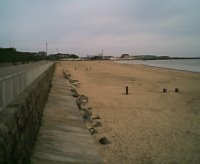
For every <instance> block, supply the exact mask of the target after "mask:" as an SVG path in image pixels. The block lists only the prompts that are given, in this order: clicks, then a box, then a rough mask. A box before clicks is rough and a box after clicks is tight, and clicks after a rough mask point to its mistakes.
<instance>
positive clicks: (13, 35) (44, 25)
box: [0, 0, 200, 57]
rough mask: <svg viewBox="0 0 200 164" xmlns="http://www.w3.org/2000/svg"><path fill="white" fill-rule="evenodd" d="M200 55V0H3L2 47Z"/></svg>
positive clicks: (0, 11)
mask: <svg viewBox="0 0 200 164" xmlns="http://www.w3.org/2000/svg"><path fill="white" fill-rule="evenodd" d="M46 42H47V43H48V52H49V53H57V52H60V53H76V54H78V55H80V56H86V55H87V54H88V55H95V54H96V55H97V54H99V53H101V51H102V50H103V52H104V55H114V56H120V55H121V54H122V53H129V54H131V55H141V54H151V55H168V56H190V57H192V56H200V0H1V1H0V47H10V46H11V47H13V46H14V47H15V48H17V50H20V51H45V44H46Z"/></svg>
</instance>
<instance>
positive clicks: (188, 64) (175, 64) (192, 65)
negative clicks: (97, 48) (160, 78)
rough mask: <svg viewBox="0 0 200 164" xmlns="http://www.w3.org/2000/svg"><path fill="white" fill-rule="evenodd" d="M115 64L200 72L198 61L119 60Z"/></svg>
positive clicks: (199, 60) (199, 61)
mask: <svg viewBox="0 0 200 164" xmlns="http://www.w3.org/2000/svg"><path fill="white" fill-rule="evenodd" d="M117 63H125V64H143V65H148V66H154V67H161V68H170V69H177V70H185V71H191V72H200V59H170V60H121V61H117Z"/></svg>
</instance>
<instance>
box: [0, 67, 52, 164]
mask: <svg viewBox="0 0 200 164" xmlns="http://www.w3.org/2000/svg"><path fill="white" fill-rule="evenodd" d="M54 69H55V66H54V65H53V66H51V67H50V68H49V69H48V70H47V71H46V72H44V73H43V74H42V75H41V76H40V77H39V78H38V79H37V80H35V81H34V82H33V83H32V84H31V85H30V86H29V87H28V88H26V89H25V91H24V92H23V93H22V94H20V95H19V96H18V97H17V98H16V99H15V100H14V101H13V102H12V103H11V104H10V105H9V106H7V107H6V108H5V109H4V110H2V111H1V112H0V164H1V163H5V164H6V163H8V164H12V163H13V164H14V163H15V164H18V163H20V164H21V163H25V164H26V163H29V161H30V156H31V153H32V149H33V147H34V143H35V141H36V138H37V135H38V132H39V127H40V125H41V120H42V115H43V109H44V106H45V103H46V100H47V97H48V93H49V89H50V86H51V79H52V76H53V73H54Z"/></svg>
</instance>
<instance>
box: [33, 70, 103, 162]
mask: <svg viewBox="0 0 200 164" xmlns="http://www.w3.org/2000/svg"><path fill="white" fill-rule="evenodd" d="M70 89H71V88H70V84H69V83H68V81H67V80H66V79H64V78H63V77H62V76H58V75H56V73H55V74H54V77H53V80H52V88H51V91H50V93H49V97H48V100H47V104H46V107H45V109H44V116H43V121H42V126H41V128H40V132H39V136H38V139H37V142H36V146H35V148H34V151H33V155H32V159H31V164H47V163H48V164H64V163H103V162H102V160H101V158H100V156H99V155H98V153H97V151H96V148H95V145H94V141H93V139H92V137H91V135H90V134H89V131H88V129H87V128H86V126H85V123H84V121H83V119H82V116H81V114H80V112H79V110H78V107H77V105H76V103H75V99H74V98H73V97H72V93H71V91H70Z"/></svg>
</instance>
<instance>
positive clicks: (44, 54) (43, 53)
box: [38, 51, 47, 56]
mask: <svg viewBox="0 0 200 164" xmlns="http://www.w3.org/2000/svg"><path fill="white" fill-rule="evenodd" d="M38 56H47V53H46V52H45V51H40V52H38Z"/></svg>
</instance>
